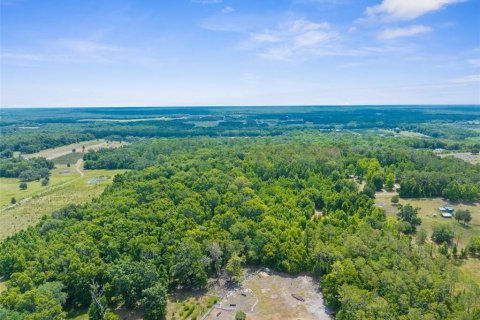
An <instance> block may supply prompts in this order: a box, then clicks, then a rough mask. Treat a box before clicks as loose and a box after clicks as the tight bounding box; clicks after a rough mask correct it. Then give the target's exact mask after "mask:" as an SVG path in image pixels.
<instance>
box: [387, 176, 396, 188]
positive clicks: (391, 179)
mask: <svg viewBox="0 0 480 320" xmlns="http://www.w3.org/2000/svg"><path fill="white" fill-rule="evenodd" d="M394 186H395V175H394V174H393V173H389V174H387V177H386V178H385V188H387V190H393V187H394Z"/></svg>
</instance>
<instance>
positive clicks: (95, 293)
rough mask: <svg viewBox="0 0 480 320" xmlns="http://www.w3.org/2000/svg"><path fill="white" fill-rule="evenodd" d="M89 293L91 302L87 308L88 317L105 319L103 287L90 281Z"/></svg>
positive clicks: (105, 308) (97, 319)
mask: <svg viewBox="0 0 480 320" xmlns="http://www.w3.org/2000/svg"><path fill="white" fill-rule="evenodd" d="M90 294H91V296H92V302H91V304H90V307H89V308H88V318H89V319H91V320H105V319H106V318H107V312H108V304H107V299H106V298H105V294H104V290H103V288H102V287H101V286H99V285H98V284H97V283H95V282H94V281H92V283H91V284H90Z"/></svg>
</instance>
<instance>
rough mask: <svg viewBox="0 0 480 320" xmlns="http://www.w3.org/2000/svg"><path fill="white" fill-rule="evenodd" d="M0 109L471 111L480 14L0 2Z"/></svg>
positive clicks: (178, 1)
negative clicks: (379, 107) (375, 107)
mask: <svg viewBox="0 0 480 320" xmlns="http://www.w3.org/2000/svg"><path fill="white" fill-rule="evenodd" d="M0 15H1V16H0V26H1V31H0V32H1V39H0V41H1V52H0V66H1V70H0V75H1V77H0V80H1V82H0V94H1V96H0V106H1V107H95V106H208V105H355V104H479V103H480V0H251V1H250V0H158V1H153V0H152V1H147V0H145V1H141V0H135V1H134V0H130V1H129V0H125V1H120V0H102V1H98V0H68V1H65V0H57V1H54V0H42V1H38V0H0Z"/></svg>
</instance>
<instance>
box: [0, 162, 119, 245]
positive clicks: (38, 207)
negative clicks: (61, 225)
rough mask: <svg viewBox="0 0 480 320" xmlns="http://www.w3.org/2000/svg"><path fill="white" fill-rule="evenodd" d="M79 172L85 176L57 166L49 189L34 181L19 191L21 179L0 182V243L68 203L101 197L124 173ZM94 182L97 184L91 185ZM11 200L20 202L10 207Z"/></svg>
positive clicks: (70, 168) (79, 202)
mask: <svg viewBox="0 0 480 320" xmlns="http://www.w3.org/2000/svg"><path fill="white" fill-rule="evenodd" d="M80 172H81V173H83V176H82V175H80V173H79V172H78V171H77V169H76V168H75V167H74V166H71V167H69V168H67V167H66V166H58V168H56V169H54V170H53V171H52V175H51V177H50V184H49V185H48V186H45V187H43V186H41V184H40V182H38V181H34V182H30V183H29V184H28V188H27V190H24V191H22V190H19V188H18V179H4V178H2V179H0V185H1V188H2V192H1V198H0V199H1V204H0V240H1V239H4V238H6V237H8V236H10V235H13V234H14V233H16V232H18V231H20V230H23V229H26V228H28V227H29V226H33V225H35V224H36V223H38V222H39V221H40V219H41V217H42V216H43V215H48V214H51V213H52V212H53V211H55V210H58V209H60V208H62V207H64V206H66V205H68V204H81V203H85V202H87V201H88V200H90V199H92V198H94V197H97V196H99V195H100V194H101V193H102V191H103V190H104V189H105V187H106V186H107V185H109V184H110V183H111V182H112V180H113V177H114V176H115V175H116V174H119V173H123V172H125V170H87V171H85V172H83V171H80ZM92 179H93V180H92ZM91 181H96V183H90V182H91ZM3 190H5V192H3ZM11 197H16V199H17V204H16V205H14V206H12V205H11V204H10V199H11Z"/></svg>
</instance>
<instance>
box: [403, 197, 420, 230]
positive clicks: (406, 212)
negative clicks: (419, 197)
mask: <svg viewBox="0 0 480 320" xmlns="http://www.w3.org/2000/svg"><path fill="white" fill-rule="evenodd" d="M418 210H419V208H414V207H412V206H411V205H410V204H406V205H404V206H403V205H399V207H398V213H397V217H398V219H399V220H400V221H404V222H406V223H407V224H406V227H405V229H404V231H405V233H415V231H416V228H417V226H419V225H420V224H421V223H422V219H420V218H419V217H418Z"/></svg>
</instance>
